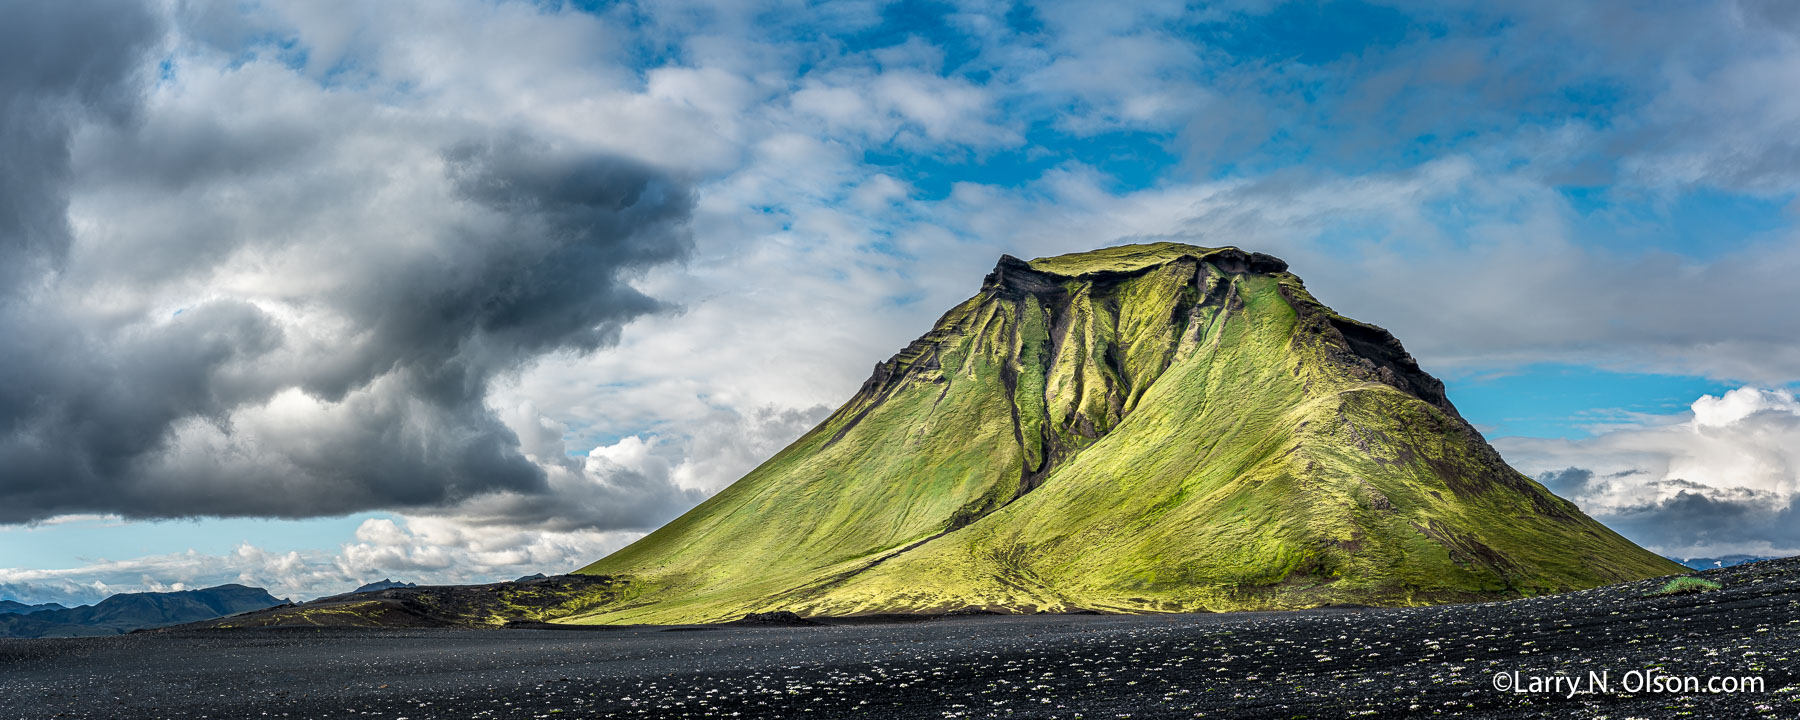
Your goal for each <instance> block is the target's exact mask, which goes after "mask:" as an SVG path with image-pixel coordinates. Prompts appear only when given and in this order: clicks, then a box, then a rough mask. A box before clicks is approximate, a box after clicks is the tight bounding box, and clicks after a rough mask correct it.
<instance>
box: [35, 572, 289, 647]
mask: <svg viewBox="0 0 1800 720" xmlns="http://www.w3.org/2000/svg"><path fill="white" fill-rule="evenodd" d="M286 602H287V601H285V600H282V599H280V598H277V597H275V596H273V595H270V594H269V592H268V591H267V590H264V589H262V588H253V587H248V586H245V585H239V584H236V583H228V584H225V585H218V586H214V587H209V588H202V589H199V590H178V591H174V592H142V593H119V594H117V595H113V596H110V597H108V598H106V599H105V600H101V601H100V602H97V603H94V604H93V605H82V606H79V607H73V608H63V609H57V610H39V611H37V612H33V613H30V614H8V615H0V637H89V636H99V635H118V634H122V633H127V632H131V631H133V630H141V629H145V628H154V627H162V626H166V625H178V624H181V623H189V622H196V621H200V620H209V619H212V618H218V617H224V616H227V615H235V614H237V613H242V612H249V611H252V610H262V609H265V608H269V607H274V606H277V605H281V604H283V603H286Z"/></svg>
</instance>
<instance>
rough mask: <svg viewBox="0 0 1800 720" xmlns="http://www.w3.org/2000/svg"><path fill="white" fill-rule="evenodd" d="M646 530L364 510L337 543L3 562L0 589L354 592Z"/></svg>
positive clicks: (86, 598) (489, 567) (475, 571)
mask: <svg viewBox="0 0 1800 720" xmlns="http://www.w3.org/2000/svg"><path fill="white" fill-rule="evenodd" d="M640 535H641V533H635V532H626V531H603V530H592V529H583V530H572V531H544V530H541V529H530V528H517V527H487V526H470V525H467V524H465V523H461V522H457V521H453V520H445V519H442V518H419V517H406V516H400V517H397V518H388V517H376V518H369V519H366V520H364V521H363V522H362V524H361V525H360V526H359V527H358V528H357V529H356V532H355V534H354V536H353V537H351V538H350V539H348V540H347V541H346V542H344V543H342V544H340V545H339V546H338V547H337V549H336V550H335V551H329V550H306V551H286V552H274V551H270V550H266V549H264V548H261V547H258V546H257V545H254V544H252V543H249V542H245V543H241V544H239V545H238V546H237V547H236V548H234V549H233V550H232V551H231V552H228V553H224V554H207V553H200V552H195V551H192V550H189V551H186V552H178V553H168V554H162V555H150V556H144V557H136V558H130V559H125V560H98V561H94V562H91V563H88V564H85V565H81V566H78V567H71V568H58V569H47V570H36V569H16V568H15V569H0V598H4V599H13V600H18V601H21V602H29V603H40V602H58V603H62V604H64V605H80V604H90V603H94V602H98V601H100V600H103V599H105V598H106V597H107V596H110V595H113V594H116V593H123V592H168V591H171V590H183V589H194V588H202V587H211V586H214V585H222V584H226V583H238V584H243V585H249V586H252V587H262V588H266V589H268V590H269V591H270V592H271V593H272V594H274V595H276V596H277V597H285V598H289V599H293V600H296V601H301V600H310V599H312V598H316V597H322V596H325V595H334V594H337V593H342V592H348V591H350V590H352V589H355V588H356V587H357V586H359V585H362V584H364V583H367V582H371V581H373V580H378V579H381V578H394V579H398V580H403V581H406V582H413V583H418V584H427V585H430V584H464V583H489V582H498V581H502V580H511V579H514V578H517V577H521V576H524V575H529V574H533V573H539V572H545V573H563V572H569V571H571V570H574V569H576V568H579V567H581V566H583V565H586V564H588V563H590V562H592V561H593V560H594V559H595V558H599V557H601V556H603V555H605V554H606V553H608V552H611V551H613V550H616V549H618V548H620V547H623V546H625V545H626V544H628V543H629V542H631V541H632V540H635V539H636V538H637V537H639V536H640Z"/></svg>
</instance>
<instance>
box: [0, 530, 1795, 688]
mask: <svg viewBox="0 0 1800 720" xmlns="http://www.w3.org/2000/svg"><path fill="white" fill-rule="evenodd" d="M1704 576H1705V577H1706V578H1708V579H1711V580H1714V581H1716V582H1719V583H1721V584H1722V585H1723V586H1724V589H1722V590H1718V591H1714V592H1705V593H1698V594H1692V595H1677V596H1667V597H1652V596H1651V595H1650V594H1651V593H1652V592H1654V591H1655V590H1656V589H1657V588H1659V587H1660V586H1661V582H1660V581H1645V582H1639V583H1629V584H1624V585H1616V586H1611V587H1606V588H1600V589H1597V590H1590V591H1585V592H1577V593H1569V594H1565V595H1557V596H1551V597H1543V598H1534V599H1528V600H1516V601H1509V602H1498V603H1487V604H1479V605H1457V606H1444V607H1433V608H1409V609H1356V608H1338V609H1324V610H1309V611H1301V612H1288V613H1243V614H1213V615H1206V614H1200V615H1148V616H1095V615H1039V616H965V617H943V618H930V619H918V618H913V619H899V618H895V619H888V620H886V621H872V620H864V621H856V622H849V621H839V622H835V623H830V624H826V625H822V626H791V627H790V626H744V625H738V626H712V627H677V628H660V627H635V628H627V629H606V630H545V629H508V630H377V631H371V630H354V629H341V628H333V629H276V630H204V631H178V632H160V633H139V634H135V635H127V636H118V637H110V638H87V639H74V640H0V681H3V682H0V717H5V718H14V717H18V718H51V717H83V718H130V717H168V718H251V717H253V718H261V717H290V718H314V717H349V718H362V717H369V718H376V717H379V718H390V719H393V718H412V719H415V720H417V719H422V718H567V717H601V718H604V717H618V718H651V717H690V718H743V717H787V718H792V717H814V718H823V717H852V716H853V717H871V718H963V717H968V718H986V717H1012V718H1125V717H1131V718H1165V717H1171V718H1172V717H1231V718H1237V717H1269V718H1346V717H1364V716H1366V717H1378V718H1389V717H1501V718H1525V717H1555V718H1564V717H1577V718H1579V717H1591V718H1601V717H1608V718H1619V719H1622V718H1628V717H1641V718H1661V717H1674V716H1683V715H1686V716H1692V717H1701V718H1707V717H1711V718H1724V717H1732V718H1754V717H1772V718H1796V717H1800V676H1797V675H1796V673H1795V672H1794V659H1795V658H1796V657H1800V559H1788V560H1775V561H1768V562H1761V563H1754V564H1750V565H1742V566H1738V567H1733V568H1726V569H1723V570H1715V571H1710V572H1707V573H1705V575H1704ZM1590 673H1593V674H1601V673H1604V674H1605V675H1606V677H1608V679H1609V681H1610V682H1609V684H1608V686H1606V687H1604V688H1600V687H1591V686H1590V687H1585V688H1582V689H1583V690H1584V692H1580V693H1577V694H1573V695H1571V694H1570V693H1569V692H1568V691H1567V688H1566V687H1559V688H1556V689H1555V690H1554V691H1543V692H1519V691H1517V690H1512V689H1510V688H1509V689H1508V691H1503V690H1500V689H1496V687H1495V676H1496V674H1500V675H1503V676H1505V678H1506V679H1505V680H1503V681H1502V683H1503V684H1504V683H1506V682H1511V681H1514V680H1517V681H1518V682H1520V683H1521V684H1526V683H1530V682H1531V681H1532V678H1538V677H1544V678H1550V677H1556V676H1562V677H1569V678H1580V679H1582V680H1583V681H1584V682H1587V678H1589V676H1590ZM1688 676H1692V677H1695V678H1697V679H1698V683H1699V684H1700V685H1702V686H1703V687H1702V688H1701V691H1699V692H1695V691H1693V689H1692V687H1691V686H1686V685H1685V683H1686V681H1685V680H1683V679H1682V678H1685V677H1688ZM1714 677H1720V678H1733V680H1732V681H1731V682H1733V683H1736V682H1737V681H1736V680H1735V679H1736V678H1746V677H1748V678H1758V680H1755V681H1753V682H1758V683H1760V684H1761V686H1760V687H1756V686H1754V685H1752V686H1751V687H1750V688H1749V689H1744V690H1740V691H1739V692H1734V693H1709V692H1705V688H1704V686H1705V685H1707V684H1708V683H1709V682H1711V678H1714ZM1647 678H1649V679H1651V680H1649V681H1648V682H1652V683H1657V685H1655V686H1648V687H1646V686H1645V682H1646V679H1647ZM1634 679H1635V681H1634ZM1634 683H1635V687H1628V685H1633V684H1634ZM1526 689H1529V688H1526ZM1586 690H1593V692H1585V691H1586ZM1633 690H1635V692H1634V691H1633Z"/></svg>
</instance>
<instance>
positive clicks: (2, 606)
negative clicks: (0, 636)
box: [0, 600, 67, 615]
mask: <svg viewBox="0 0 1800 720" xmlns="http://www.w3.org/2000/svg"><path fill="white" fill-rule="evenodd" d="M66 609H67V608H66V607H64V606H63V605H61V604H59V603H39V604H37V605H28V604H25V603H22V602H19V601H17V600H0V615H29V614H31V613H34V612H39V611H43V610H66Z"/></svg>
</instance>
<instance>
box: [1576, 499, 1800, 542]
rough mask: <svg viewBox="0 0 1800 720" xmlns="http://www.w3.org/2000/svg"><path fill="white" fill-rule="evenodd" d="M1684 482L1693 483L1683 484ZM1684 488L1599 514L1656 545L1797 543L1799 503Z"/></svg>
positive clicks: (1634, 536)
mask: <svg viewBox="0 0 1800 720" xmlns="http://www.w3.org/2000/svg"><path fill="white" fill-rule="evenodd" d="M1688 485H1689V486H1693V485H1694V484H1692V483H1689V484H1688ZM1698 487H1699V488H1702V489H1704V490H1706V492H1700V491H1697V490H1692V489H1686V490H1681V491H1680V492H1677V493H1676V494H1675V495H1674V496H1673V497H1670V498H1668V499H1666V500H1660V501H1657V502H1649V503H1644V504H1641V505H1637V506H1633V507H1628V508H1625V509H1623V510H1620V511H1618V512H1616V513H1614V514H1612V515H1609V516H1607V517H1605V518H1604V519H1605V520H1606V521H1607V524H1608V525H1610V526H1611V527H1612V528H1613V529H1615V530H1618V531H1619V532H1620V533H1621V534H1623V535H1625V536H1626V537H1629V538H1632V539H1634V540H1637V541H1639V542H1643V543H1648V544H1652V545H1656V546H1661V547H1671V548H1683V547H1689V548H1691V547H1697V546H1702V547H1703V546H1714V547H1718V546H1725V547H1731V546H1740V547H1741V546H1758V545H1761V544H1763V543H1766V544H1768V545H1772V546H1774V547H1776V548H1793V547H1796V546H1800V504H1797V503H1796V502H1795V500H1796V498H1795V497H1793V496H1790V497H1788V498H1786V499H1785V500H1784V499H1782V498H1778V497H1770V496H1768V495H1767V494H1766V493H1755V492H1752V491H1748V490H1736V491H1732V492H1720V491H1717V490H1714V489H1712V488H1707V487H1706V486H1703V485H1702V486H1698Z"/></svg>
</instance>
